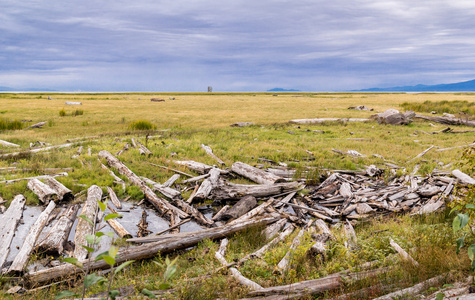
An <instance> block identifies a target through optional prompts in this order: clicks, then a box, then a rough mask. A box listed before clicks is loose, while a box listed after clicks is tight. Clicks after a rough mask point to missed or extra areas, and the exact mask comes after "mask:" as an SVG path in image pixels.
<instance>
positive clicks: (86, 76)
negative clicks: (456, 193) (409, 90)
mask: <svg viewBox="0 0 475 300" xmlns="http://www.w3.org/2000/svg"><path fill="white" fill-rule="evenodd" d="M471 79H475V1H473V0H446V1H443V0H430V1H429V0H416V1H414V0H395V1H391V0H331V1H328V0H313V1H311V0H294V1H283V0H282V1H269V0H241V1H233V0H229V1H211V0H202V1H193V0H187V1H184V0H170V1H161V0H150V1H143V0H135V1H130V0H128V1H122V0H113V1H109V0H99V1H98V0H95V1H90V0H81V1H31V0H23V1H19V0H0V86H9V87H14V88H19V89H21V88H48V89H54V90H61V91H77V90H82V91H206V89H207V86H209V85H211V86H213V89H214V91H265V90H268V89H271V88H274V87H281V88H288V89H289V88H293V89H299V90H302V91H342V90H353V89H363V88H370V87H391V86H401V85H414V84H418V83H422V84H438V83H452V82H458V81H465V80H471Z"/></svg>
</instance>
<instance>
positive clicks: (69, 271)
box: [25, 218, 278, 285]
mask: <svg viewBox="0 0 475 300" xmlns="http://www.w3.org/2000/svg"><path fill="white" fill-rule="evenodd" d="M277 220H278V218H263V219H259V220H251V221H247V222H242V223H240V224H235V225H233V226H225V227H219V228H213V229H208V230H203V231H199V232H191V233H188V234H187V235H186V237H183V236H181V234H176V236H180V237H178V238H172V237H169V238H167V239H165V240H163V241H158V242H155V243H151V244H144V245H141V246H136V247H129V248H126V249H121V250H119V252H118V253H117V258H116V263H117V264H121V263H123V262H125V261H128V260H137V259H146V258H151V257H154V256H156V255H157V253H168V252H171V251H175V250H179V249H185V248H188V247H191V246H194V245H196V244H198V243H199V242H201V241H203V240H204V239H212V240H215V239H220V238H223V237H226V236H229V235H231V234H234V233H236V232H239V231H242V230H245V229H247V228H250V227H253V226H259V225H267V224H270V223H273V222H275V221H277ZM171 236H173V235H171ZM86 264H87V266H86V267H88V268H89V270H91V271H92V270H96V269H104V268H110V266H109V265H108V264H107V263H106V262H105V261H104V260H99V261H97V262H93V261H91V262H86V263H85V265H86ZM79 272H82V270H81V269H79V268H77V267H76V266H74V265H71V264H62V265H60V266H57V267H53V268H49V269H46V270H41V271H37V272H30V273H28V274H27V275H26V276H25V280H26V281H27V282H28V283H29V284H30V285H35V284H41V283H44V282H48V281H52V280H58V279H61V278H64V277H65V276H69V275H74V274H77V273H79Z"/></svg>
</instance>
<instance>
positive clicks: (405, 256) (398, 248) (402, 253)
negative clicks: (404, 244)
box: [389, 238, 419, 267]
mask: <svg viewBox="0 0 475 300" xmlns="http://www.w3.org/2000/svg"><path fill="white" fill-rule="evenodd" d="M389 244H390V245H391V247H393V248H394V250H396V252H397V253H399V255H400V256H401V257H402V258H403V259H404V260H407V261H410V262H411V263H412V264H413V265H415V266H416V267H418V266H419V263H418V262H417V261H415V260H414V258H412V256H410V255H409V253H407V252H406V251H405V250H404V249H402V248H401V246H399V245H398V244H397V243H396V242H395V241H394V240H393V239H392V238H390V239H389Z"/></svg>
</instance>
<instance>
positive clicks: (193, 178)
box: [182, 173, 209, 184]
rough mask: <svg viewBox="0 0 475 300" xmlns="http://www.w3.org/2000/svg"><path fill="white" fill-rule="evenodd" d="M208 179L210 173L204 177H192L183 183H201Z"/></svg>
mask: <svg viewBox="0 0 475 300" xmlns="http://www.w3.org/2000/svg"><path fill="white" fill-rule="evenodd" d="M208 177H209V173H208V174H204V175H200V176H196V177H192V178H190V179H186V180H183V181H182V183H183V184H186V183H190V182H195V181H200V180H203V179H206V178H208Z"/></svg>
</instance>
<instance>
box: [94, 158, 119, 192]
mask: <svg viewBox="0 0 475 300" xmlns="http://www.w3.org/2000/svg"><path fill="white" fill-rule="evenodd" d="M99 161H100V160H99ZM101 168H102V169H104V170H106V171H108V172H109V174H110V175H111V176H112V177H113V178H114V179H115V181H114V182H116V183H119V184H120V185H122V190H124V191H125V181H123V180H122V178H120V177H118V176H117V175H115V173H114V172H112V171H111V170H109V168H108V167H106V166H105V165H104V164H103V163H102V162H101Z"/></svg>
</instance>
